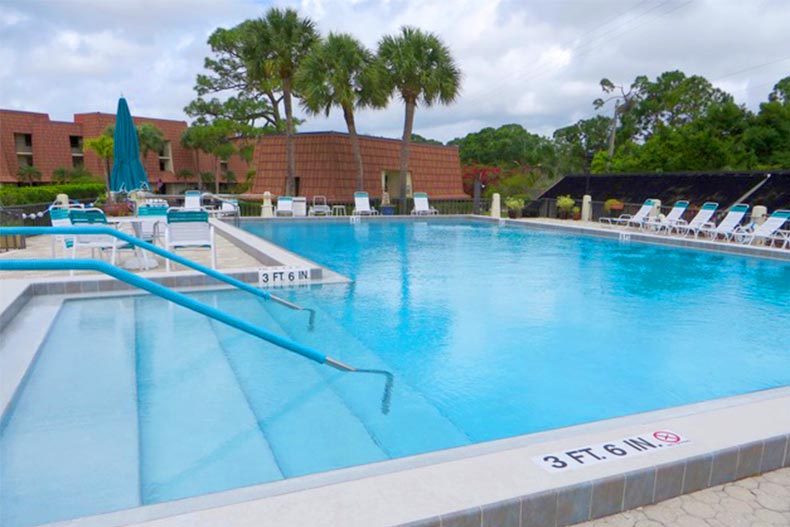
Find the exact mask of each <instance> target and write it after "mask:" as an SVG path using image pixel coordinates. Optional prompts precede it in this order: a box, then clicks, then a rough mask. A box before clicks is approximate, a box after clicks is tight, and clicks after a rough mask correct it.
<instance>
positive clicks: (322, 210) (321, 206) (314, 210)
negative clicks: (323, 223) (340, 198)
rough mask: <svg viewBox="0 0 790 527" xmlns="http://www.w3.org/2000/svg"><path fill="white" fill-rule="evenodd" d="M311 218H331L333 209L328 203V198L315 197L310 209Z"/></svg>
mask: <svg viewBox="0 0 790 527" xmlns="http://www.w3.org/2000/svg"><path fill="white" fill-rule="evenodd" d="M308 215H309V216H331V215H332V209H331V208H330V207H329V205H328V204H327V202H326V196H313V205H312V206H311V207H310V212H308Z"/></svg>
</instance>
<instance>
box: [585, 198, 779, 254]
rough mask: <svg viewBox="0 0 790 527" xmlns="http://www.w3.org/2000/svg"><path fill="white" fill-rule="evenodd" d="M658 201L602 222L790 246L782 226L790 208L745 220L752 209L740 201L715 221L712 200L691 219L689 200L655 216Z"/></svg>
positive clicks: (649, 202)
mask: <svg viewBox="0 0 790 527" xmlns="http://www.w3.org/2000/svg"><path fill="white" fill-rule="evenodd" d="M656 205H657V203H656V201H655V200H652V199H648V200H646V201H645V202H644V203H643V204H642V207H641V208H640V209H639V210H638V211H637V212H636V214H633V215H630V214H621V215H620V216H618V217H617V218H600V222H601V223H604V224H608V225H611V226H619V227H626V228H628V227H632V228H638V229H640V230H643V231H648V232H654V233H663V234H676V235H681V236H694V237H695V238H698V237H700V236H704V237H707V238H709V239H711V240H725V241H735V242H739V243H745V244H752V243H755V242H758V243H763V244H766V245H773V246H779V247H783V248H788V247H790V230H782V227H783V226H784V225H785V224H786V223H787V222H788V221H790V210H776V211H774V212H773V214H771V215H770V216H769V217H768V218H767V219H766V220H765V221H764V222H763V223H761V224H759V225H758V224H757V223H754V222H752V223H747V224H744V223H743V221H744V219H745V218H746V215H747V213H748V212H749V205H747V204H745V203H738V204H736V205H733V206H732V207H730V209H729V210H728V211H727V215H726V216H725V217H724V219H722V220H721V221H720V222H719V223H718V224H716V223H715V222H714V221H712V220H713V216H714V214H716V212H717V211H718V208H719V204H718V203H715V202H712V201H709V202H706V203H704V204H703V205H702V207H700V209H699V211H697V213H696V215H695V216H694V217H693V218H692V219H691V220H690V221H686V220H684V219H683V217H682V216H683V214H684V213H685V212H686V210H687V209H688V207H689V202H688V201H678V202H676V203H675V205H674V206H673V207H672V210H671V211H669V213H668V214H667V215H666V216H663V215H659V216H656V215H655V209H656Z"/></svg>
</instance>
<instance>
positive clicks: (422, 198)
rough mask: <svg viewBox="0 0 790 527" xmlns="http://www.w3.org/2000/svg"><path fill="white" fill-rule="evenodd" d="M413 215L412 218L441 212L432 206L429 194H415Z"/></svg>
mask: <svg viewBox="0 0 790 527" xmlns="http://www.w3.org/2000/svg"><path fill="white" fill-rule="evenodd" d="M411 213H412V216H428V215H431V214H439V211H438V210H436V209H434V208H433V207H431V206H430V204H429V203H428V194H427V193H425V192H415V193H414V209H412V211H411Z"/></svg>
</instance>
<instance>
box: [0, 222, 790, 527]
mask: <svg viewBox="0 0 790 527" xmlns="http://www.w3.org/2000/svg"><path fill="white" fill-rule="evenodd" d="M479 218H480V219H485V220H486V221H498V220H492V219H491V218H482V217H479ZM400 219H402V218H400ZM411 219H414V218H411ZM363 221H368V220H367V219H365V220H363ZM374 221H376V220H374ZM383 221H390V220H389V219H384V220H383ZM502 224H504V225H518V226H522V227H525V228H540V229H550V230H561V231H564V232H570V233H584V234H591V235H596V236H604V237H609V238H616V239H619V240H620V241H623V242H629V241H634V242H641V241H644V242H648V243H660V244H667V245H678V246H688V247H694V248H701V249H706V250H714V251H721V252H731V253H736V254H743V255H748V256H759V257H768V258H775V259H781V260H788V261H790V251H788V250H787V249H772V248H764V247H746V246H740V245H736V244H726V243H718V242H709V241H705V240H692V239H683V238H680V239H676V238H670V237H667V236H658V235H655V234H650V233H640V232H639V231H634V230H631V231H628V234H629V235H628V236H627V237H626V238H627V239H623V237H621V235H620V230H617V229H612V228H609V227H607V226H603V225H600V224H597V223H585V222H573V221H567V220H550V219H545V218H542V219H519V220H503V221H502ZM218 230H221V231H222V232H221V233H220V235H219V236H217V255H218V268H219V270H222V271H223V272H228V273H230V274H232V275H234V276H237V277H239V278H240V279H244V280H247V281H253V278H254V276H257V269H259V268H261V267H266V266H271V265H292V266H298V265H302V266H305V265H307V266H315V265H316V264H314V263H312V262H309V261H307V260H304V259H301V258H300V257H298V256H297V255H294V254H292V253H289V252H288V251H285V250H283V249H281V248H279V247H276V246H274V245H272V244H269V243H267V242H263V241H262V240H259V239H258V238H256V237H254V236H251V235H249V234H247V233H244V232H243V231H242V232H237V231H238V230H237V229H235V230H234V229H233V228H232V227H230V226H227V225H225V226H218ZM230 238H233V240H234V241H233V242H231V241H230ZM179 254H181V255H184V256H186V257H188V258H194V259H195V260H196V261H198V262H199V263H203V264H204V265H207V264H208V262H209V260H208V251H183V252H181V251H179ZM49 257H51V250H50V241H49V240H48V239H46V238H45V237H36V238H31V239H28V248H27V249H25V250H21V251H10V252H7V253H3V254H0V258H4V259H8V258H12V259H15V258H32V259H36V258H49ZM181 269H183V268H181ZM140 274H141V275H142V276H145V277H146V278H151V279H154V280H157V281H161V282H162V283H165V284H166V285H171V286H173V287H205V286H216V284H212V283H211V281H210V280H208V281H207V280H202V277H199V276H198V275H197V274H196V273H195V272H193V271H191V270H187V271H184V270H179V271H174V272H172V273H166V272H164V270H163V269H162V268H161V267H160V268H159V269H156V270H152V271H146V272H142V273H140ZM316 278H317V279H318V280H317V281H318V282H319V283H320V282H324V283H326V282H343V281H347V280H346V279H345V278H343V277H342V276H340V275H337V274H335V273H332V272H331V271H329V270H327V269H320V272H319V273H318V274H316ZM116 285H117V284H115V281H114V280H112V279H109V278H105V277H102V276H100V275H96V274H90V273H77V274H75V276H74V277H69V276H68V272H52V273H47V274H42V273H38V272H5V273H2V274H0V328H5V327H6V325H8V328H7V329H8V331H6V329H3V331H4V340H6V341H7V342H6V344H10V343H9V342H8V340H9V339H11V338H15V337H14V335H16V334H17V333H20V334H28V335H29V334H30V331H29V330H26V329H25V328H30V327H34V326H35V325H36V324H39V322H40V319H38V318H36V319H35V320H33V318H35V317H33V318H30V316H29V313H28V312H29V310H27V309H26V310H23V309H22V308H23V307H24V305H25V304H27V303H30V302H32V303H30V305H29V306H28V307H35V308H36V309H35V310H36V311H38V312H39V314H40V315H41V316H45V317H50V318H51V317H54V313H55V312H56V307H57V306H58V305H59V303H60V302H62V301H63V299H65V298H68V297H70V296H75V295H85V294H99V293H103V292H107V291H119V290H122V289H125V288H122V287H116ZM126 289H128V288H126ZM126 293H128V292H125V293H124V294H126ZM17 314H21V316H16V315H17ZM9 324H10V325H9ZM39 327H41V326H40V325H39ZM28 344H30V345H26V346H24V347H25V348H27V351H25V352H24V354H25V355H26V356H28V357H32V354H33V353H34V351H35V349H37V347H38V345H37V344H35V342H32V344H31V343H28ZM11 348H15V349H16V352H15V353H17V355H18V354H20V353H22V352H21V351H20V350H19V348H18V347H17V346H11ZM7 349H8V348H7ZM30 350H33V353H30ZM0 358H3V357H0ZM5 359H7V360H10V361H12V362H13V361H14V360H19V358H18V356H17V357H5ZM26 361H27V360H26ZM6 365H7V364H6ZM0 366H2V364H0ZM2 369H4V370H6V373H8V369H7V368H2ZM17 370H18V371H17ZM25 370H26V368H16V370H15V371H14V372H12V373H13V376H14V377H16V378H21V376H23V375H24V371H25ZM3 384H4V385H5V384H7V383H3ZM17 384H18V382H15V383H13V386H16V385H17ZM6 387H7V388H8V386H6ZM13 391H14V389H11V388H9V389H6V390H5V391H4V392H2V393H0V399H3V400H4V402H5V403H7V402H8V401H9V400H10V399H11V397H12V393H13ZM3 406H5V404H3ZM665 432H669V433H670V434H677V435H676V436H674V435H673V436H672V437H678V440H677V441H676V442H673V441H675V440H674V439H669V440H667V441H669V442H666V443H661V447H659V448H655V449H651V450H649V451H647V450H645V451H644V452H642V451H640V452H639V455H628V456H625V457H622V458H615V457H614V456H610V457H611V459H608V460H604V459H597V456H593V457H590V449H591V448H595V447H596V446H600V445H604V444H610V443H611V442H613V441H620V440H622V439H623V438H634V437H639V438H651V437H654V435H653V434H661V435H660V437H667V436H666V434H665ZM650 440H651V441H653V443H657V444H658V443H660V442H657V441H655V440H653V439H650ZM664 447H665V448H664ZM569 453H572V455H570V458H569V457H568V455H567V454H569ZM580 453H581V454H580ZM599 454H600V451H599ZM557 455H562V456H565V460H566V461H567V463H566V465H569V466H567V467H565V468H563V469H556V470H552V469H551V467H547V466H546V465H547V463H546V462H545V459H546V458H547V457H548V456H557ZM573 456H577V457H579V456H581V459H582V460H583V462H578V461H576V462H574V461H573V459H575V458H574V457H573ZM542 460H544V461H542ZM783 467H790V387H784V388H776V389H773V390H766V391H762V392H756V393H751V394H746V395H741V396H736V397H730V398H724V399H717V400H713V401H708V402H702V403H697V404H692V405H687V406H682V407H678V408H670V409H666V410H659V411H655V412H647V413H643V414H637V415H632V416H627V417H622V418H616V419H610V420H606V421H600V422H595V423H590V424H586V425H580V426H575V427H569V428H564V429H559V430H551V431H547V432H542V433H537V434H530V435H525V436H519V437H514V438H509V439H503V440H499V441H492V442H487V443H482V444H477V445H471V446H467V447H461V448H456V449H450V450H444V451H438V452H432V453H428V454H424V455H419V456H413V457H409V458H403V459H395V460H390V461H385V462H381V463H376V464H372V465H366V466H360V467H351V468H347V469H342V470H336V471H332V472H327V473H322V474H314V475H310V476H304V477H299V478H292V479H289V480H284V481H278V482H273V483H268V484H263V485H256V486H252V487H246V488H242V489H235V490H230V491H227V492H221V493H217V494H210V495H204V496H197V497H194V498H187V499H183V500H178V501H174V502H167V503H161V504H157V505H149V506H144V507H138V508H135V509H131V510H126V511H118V512H113V513H108V514H103V515H98V516H93V517H88V518H81V519H77V520H72V521H68V522H61V523H59V524H57V525H70V526H75V527H109V526H119V525H140V526H141V527H142V526H143V525H145V526H146V527H175V526H187V525H189V526H193V525H196V526H201V525H205V526H209V525H211V526H213V525H233V526H239V527H241V526H257V525H262V524H266V525H277V526H278V527H279V526H284V527H285V526H305V525H342V526H344V527H345V526H348V527H355V526H359V527H363V526H364V527H369V526H382V527H383V526H394V525H404V526H405V525H410V526H412V527H462V526H472V525H474V526H476V527H492V526H498V527H537V526H541V527H546V526H549V527H561V526H564V525H574V524H581V525H585V526H587V527H590V526H596V527H597V526H606V527H609V526H612V527H621V526H633V527H661V526H666V527H669V526H676V525H677V526H695V525H701V526H710V527H715V526H736V525H750V526H759V525H790V468H783ZM760 474H762V475H760ZM622 511H628V512H622ZM585 521H586V522H587V523H581V522H585Z"/></svg>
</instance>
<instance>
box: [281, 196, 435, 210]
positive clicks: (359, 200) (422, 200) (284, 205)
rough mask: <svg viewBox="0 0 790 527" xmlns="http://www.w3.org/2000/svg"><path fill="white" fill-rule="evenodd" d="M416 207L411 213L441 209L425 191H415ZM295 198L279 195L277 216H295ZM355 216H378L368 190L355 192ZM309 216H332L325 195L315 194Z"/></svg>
mask: <svg viewBox="0 0 790 527" xmlns="http://www.w3.org/2000/svg"><path fill="white" fill-rule="evenodd" d="M413 198H414V209H412V211H411V213H412V215H413V216H428V215H433V214H439V211H438V210H436V209H435V208H433V207H431V205H430V203H429V202H428V194H427V193H425V192H415V193H414V195H413ZM293 204H294V199H293V198H292V197H290V196H279V197H278V198H277V207H276V209H275V215H277V216H293V215H294V207H293ZM352 214H353V215H354V216H378V215H379V214H380V212H379V211H378V210H376V209H375V208H374V207H372V206H371V205H370V196H369V195H368V193H367V192H361V191H360V192H354V210H353V211H352ZM308 215H309V216H331V215H332V208H331V207H330V206H329V205H328V204H327V201H326V197H325V196H314V197H313V205H312V206H311V207H310V210H309V212H308Z"/></svg>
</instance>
